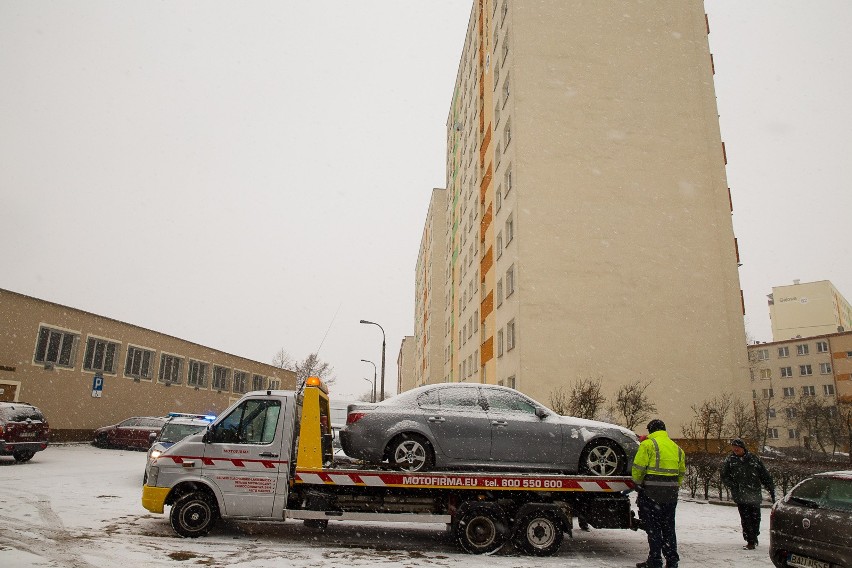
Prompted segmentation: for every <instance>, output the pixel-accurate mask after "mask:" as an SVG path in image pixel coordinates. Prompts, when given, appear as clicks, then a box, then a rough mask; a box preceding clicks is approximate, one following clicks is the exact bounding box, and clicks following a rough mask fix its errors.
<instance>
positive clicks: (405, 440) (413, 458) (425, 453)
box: [387, 434, 435, 472]
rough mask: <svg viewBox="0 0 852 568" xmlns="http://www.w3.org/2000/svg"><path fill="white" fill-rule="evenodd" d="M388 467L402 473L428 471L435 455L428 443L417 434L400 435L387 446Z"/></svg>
mask: <svg viewBox="0 0 852 568" xmlns="http://www.w3.org/2000/svg"><path fill="white" fill-rule="evenodd" d="M387 455H388V461H389V462H390V465H392V466H393V467H396V468H397V469H401V470H403V471H410V472H415V471H429V470H431V469H432V467H433V466H434V465H435V454H434V453H433V452H432V446H431V445H430V444H429V441H428V440H426V438H424V437H423V436H420V435H419V434H400V435H399V436H397V437H396V438H394V439H393V441H392V442H391V443H390V445H389V446H388V454H387Z"/></svg>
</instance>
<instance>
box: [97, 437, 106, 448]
mask: <svg viewBox="0 0 852 568" xmlns="http://www.w3.org/2000/svg"><path fill="white" fill-rule="evenodd" d="M95 446H97V447H99V448H106V447H109V442H107V436H106V434H98V435H97V436H95Z"/></svg>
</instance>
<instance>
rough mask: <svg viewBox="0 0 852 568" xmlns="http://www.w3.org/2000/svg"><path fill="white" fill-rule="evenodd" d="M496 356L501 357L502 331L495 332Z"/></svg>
mask: <svg viewBox="0 0 852 568" xmlns="http://www.w3.org/2000/svg"><path fill="white" fill-rule="evenodd" d="M497 356H498V357H502V356H503V330H502V329H501V330H500V331H498V332H497Z"/></svg>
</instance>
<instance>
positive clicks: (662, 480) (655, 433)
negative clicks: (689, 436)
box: [633, 418, 686, 568]
mask: <svg viewBox="0 0 852 568" xmlns="http://www.w3.org/2000/svg"><path fill="white" fill-rule="evenodd" d="M685 473H686V458H685V456H684V454H683V450H681V449H680V448H679V447H678V445H677V444H675V443H674V442H672V440H671V438H669V435H668V434H667V433H666V425H665V423H664V422H663V421H662V420H660V419H658V418H655V419H654V420H651V421H650V422H648V437H647V438H646V439H645V440H644V441H643V442H642V443H641V444H639V449H638V450H637V451H636V457H635V458H634V459H633V481H635V482H636V485H637V488H638V491H639V496H638V497H637V500H636V502H637V504H638V506H639V518H640V519H641V521H642V524H643V526H644V528H645V532H647V533H648V549H649V550H648V559H647V560H645V561H644V562H640V563H638V564H637V565H636V568H662V566H663V558H665V559H666V568H677V563H678V561H679V560H680V557H679V556H678V554H677V536H676V535H675V508H676V507H677V497H678V492H679V489H680V482H681V481H683V476H684V474H685Z"/></svg>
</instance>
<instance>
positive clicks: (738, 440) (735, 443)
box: [731, 438, 748, 450]
mask: <svg viewBox="0 0 852 568" xmlns="http://www.w3.org/2000/svg"><path fill="white" fill-rule="evenodd" d="M731 445H732V446H738V447H740V448H742V449H744V450H747V449H748V448H746V443H745V442H743V440H742V438H734V439H733V440H731Z"/></svg>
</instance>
